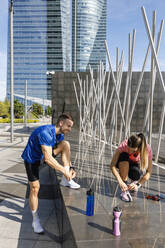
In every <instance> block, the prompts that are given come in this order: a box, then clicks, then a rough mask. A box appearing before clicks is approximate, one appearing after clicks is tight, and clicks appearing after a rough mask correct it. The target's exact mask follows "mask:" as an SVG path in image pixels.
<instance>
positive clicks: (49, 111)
mask: <svg viewBox="0 0 165 248" xmlns="http://www.w3.org/2000/svg"><path fill="white" fill-rule="evenodd" d="M45 115H49V116H50V115H52V108H51V107H50V106H48V108H47V109H45Z"/></svg>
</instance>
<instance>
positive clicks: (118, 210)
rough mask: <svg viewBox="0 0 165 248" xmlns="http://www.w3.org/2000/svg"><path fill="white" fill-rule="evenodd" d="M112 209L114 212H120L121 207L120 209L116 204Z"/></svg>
mask: <svg viewBox="0 0 165 248" xmlns="http://www.w3.org/2000/svg"><path fill="white" fill-rule="evenodd" d="M113 211H115V212H121V211H122V209H121V207H119V206H116V207H114V209H113Z"/></svg>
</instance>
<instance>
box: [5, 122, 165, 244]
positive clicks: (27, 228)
mask: <svg viewBox="0 0 165 248" xmlns="http://www.w3.org/2000/svg"><path fill="white" fill-rule="evenodd" d="M33 128H34V127H30V128H29V130H28V131H29V132H31V131H32V129H33ZM19 131H20V132H19ZM18 132H19V133H20V134H23V135H22V136H21V135H20V136H21V137H16V139H15V141H14V143H13V144H12V146H13V147H12V148H11V147H8V146H4V143H3V146H2V147H0V157H1V163H0V223H1V225H0V248H8V247H10V248H26V247H27V248H31V247H34V248H42V247H43V248H44V247H46V248H53V247H56V248H60V247H61V243H60V241H61V237H60V235H59V230H58V226H57V222H56V213H55V210H54V195H53V194H52V192H53V190H52V185H51V183H50V180H49V171H48V167H43V168H42V169H41V190H40V195H39V202H40V203H39V206H40V207H39V215H40V218H41V223H42V224H43V226H44V229H45V234H44V235H42V236H40V235H37V234H34V233H33V231H32V228H31V222H32V217H31V213H30V209H29V206H28V200H27V198H28V193H29V189H28V185H27V178H26V174H25V169H24V166H23V162H22V160H21V158H20V155H21V153H22V150H23V147H24V145H25V144H26V141H27V137H26V136H27V135H26V129H22V128H20V130H18ZM77 137H78V136H77V135H76V133H73V135H71V136H69V137H68V138H69V139H70V142H71V149H72V162H74V161H75V158H77V160H76V163H75V165H76V171H77V179H76V180H77V182H78V183H80V184H81V189H80V190H70V189H68V188H65V187H62V188H61V189H62V195H63V199H64V203H65V206H66V212H67V214H68V217H69V221H70V225H71V229H72V231H73V234H74V238H75V240H76V246H74V247H79V248H89V247H90V248H92V247H94V248H97V247H104V248H106V247H107V248H109V247H113V248H164V247H165V228H164V227H165V225H164V223H165V199H162V200H161V201H159V202H156V201H152V200H147V199H146V197H145V195H146V193H147V192H149V193H152V194H157V193H159V192H161V193H162V194H164V195H165V170H163V169H161V168H158V167H154V168H153V173H152V177H151V179H150V180H149V183H148V184H147V185H146V187H143V188H141V189H140V191H139V192H138V195H137V196H135V197H134V201H133V202H132V203H124V202H122V201H121V200H120V190H119V189H118V187H117V183H116V181H115V180H114V177H112V175H111V173H110V170H109V162H110V153H108V150H106V151H105V154H104V161H103V162H102V164H100V166H99V164H98V163H96V164H95V163H93V161H97V153H96V152H94V151H93V150H90V149H88V150H87V151H86V150H85V147H82V148H80V147H79V146H78V142H77V140H76V138H77ZM1 138H4V137H0V139H1ZM1 140H2V139H1ZM6 142H7V143H6V144H9V140H8V138H7V137H6ZM0 143H2V141H1V142H0ZM16 147H17V148H16ZM80 153H81V156H79V155H80ZM94 177H95V180H94V183H93V185H92V187H93V188H94V190H95V215H94V216H93V217H87V216H86V215H85V208H86V190H87V189H89V186H90V183H91V180H92V179H93V178H94ZM116 205H119V206H121V207H122V210H123V214H122V218H121V220H122V232H121V236H120V237H117V238H116V237H114V236H113V234H112V219H113V215H112V210H113V207H114V206H116ZM63 247H64V246H63ZM66 247H67V248H73V247H72V246H67V242H66Z"/></svg>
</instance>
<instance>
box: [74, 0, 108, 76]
mask: <svg viewBox="0 0 165 248" xmlns="http://www.w3.org/2000/svg"><path fill="white" fill-rule="evenodd" d="M106 11H107V0H83V1H82V0H72V70H73V71H86V70H88V69H89V67H88V65H89V64H90V65H91V67H92V68H93V69H95V70H96V69H97V67H98V64H99V62H100V60H101V61H102V62H103V63H104V65H105V68H106V51H105V46H104V40H106V20H107V17H106Z"/></svg>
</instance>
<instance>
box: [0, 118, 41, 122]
mask: <svg viewBox="0 0 165 248" xmlns="http://www.w3.org/2000/svg"><path fill="white" fill-rule="evenodd" d="M37 122H39V120H27V123H37ZM0 123H10V119H9V118H5V119H0ZM14 123H24V120H23V119H14Z"/></svg>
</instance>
